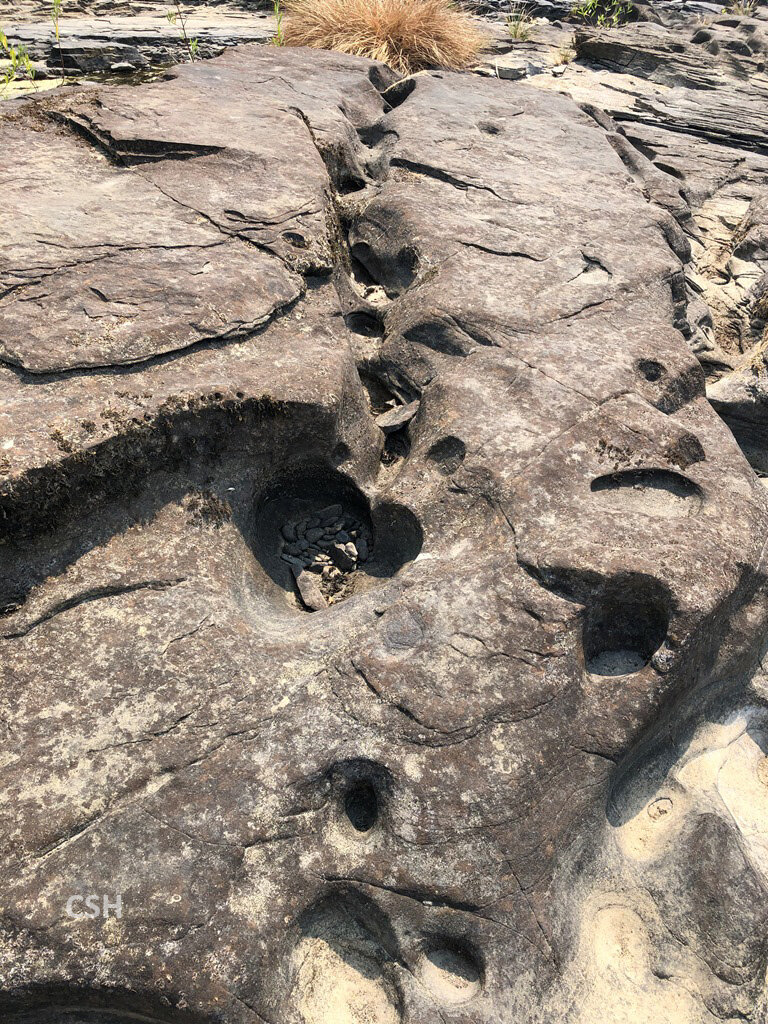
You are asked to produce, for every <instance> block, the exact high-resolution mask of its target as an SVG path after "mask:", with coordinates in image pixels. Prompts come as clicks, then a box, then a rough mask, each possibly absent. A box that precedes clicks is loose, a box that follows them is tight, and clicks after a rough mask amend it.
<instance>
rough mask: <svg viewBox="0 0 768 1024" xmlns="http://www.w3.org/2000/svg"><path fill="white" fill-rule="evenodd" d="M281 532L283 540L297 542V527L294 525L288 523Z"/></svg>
mask: <svg viewBox="0 0 768 1024" xmlns="http://www.w3.org/2000/svg"><path fill="white" fill-rule="evenodd" d="M280 532H281V533H282V535H283V538H284V539H285V540H287V541H295V540H296V526H295V524H294V523H286V524H285V526H284V527H283V528H282V530H281V531H280Z"/></svg>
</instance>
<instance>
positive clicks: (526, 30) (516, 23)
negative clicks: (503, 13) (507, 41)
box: [504, 3, 533, 42]
mask: <svg viewBox="0 0 768 1024" xmlns="http://www.w3.org/2000/svg"><path fill="white" fill-rule="evenodd" d="M504 20H505V22H506V25H507V31H508V32H509V34H510V35H511V36H512V38H513V39H517V40H519V41H520V42H524V41H525V40H526V39H528V38H529V36H530V34H531V26H532V25H533V17H532V16H531V11H530V8H529V7H527V6H526V5H525V4H519V3H514V4H512V5H511V10H510V13H509V14H508V15H507V17H506V18H505V19H504Z"/></svg>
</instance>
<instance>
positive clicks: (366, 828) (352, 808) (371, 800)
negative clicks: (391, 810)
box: [344, 782, 379, 832]
mask: <svg viewBox="0 0 768 1024" xmlns="http://www.w3.org/2000/svg"><path fill="white" fill-rule="evenodd" d="M344 813H345V814H346V816H347V818H348V819H349V822H350V824H351V825H352V827H353V828H354V830H355V831H356V832H370V831H371V829H372V828H373V826H374V825H375V824H376V822H377V821H378V819H379V798H378V796H377V795H376V790H375V789H374V787H373V786H372V785H371V783H370V782H358V783H356V784H355V785H354V786H352V788H351V789H350V790H349V791H348V792H347V794H346V796H345V797H344Z"/></svg>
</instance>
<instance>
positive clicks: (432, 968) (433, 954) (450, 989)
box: [418, 946, 482, 1004]
mask: <svg viewBox="0 0 768 1024" xmlns="http://www.w3.org/2000/svg"><path fill="white" fill-rule="evenodd" d="M481 974H482V972H481V970H480V967H479V966H478V964H477V963H476V961H475V959H474V957H472V956H470V955H469V953H467V952H466V950H460V949H455V948H451V947H450V946H443V947H439V948H435V949H430V950H428V951H427V952H426V953H425V954H424V955H423V957H422V958H421V961H420V963H419V967H418V975H419V977H420V980H421V982H422V984H423V985H424V986H425V987H426V988H427V989H429V991H430V992H431V993H432V995H433V996H434V997H435V999H437V1000H438V1001H439V1002H442V1003H448V1004H456V1003H466V1002H467V1001H468V1000H470V999H472V998H473V996H476V995H477V993H478V992H479V991H480V986H481Z"/></svg>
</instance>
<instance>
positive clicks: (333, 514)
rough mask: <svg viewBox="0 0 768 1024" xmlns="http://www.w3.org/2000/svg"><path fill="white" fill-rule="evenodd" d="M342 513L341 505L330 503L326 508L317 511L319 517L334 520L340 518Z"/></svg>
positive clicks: (324, 520)
mask: <svg viewBox="0 0 768 1024" xmlns="http://www.w3.org/2000/svg"><path fill="white" fill-rule="evenodd" d="M340 515H341V505H328V506H326V508H321V509H320V511H319V512H318V513H317V518H318V519H320V520H322V521H323V522H326V521H333V520H334V519H338V518H339V516H340Z"/></svg>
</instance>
